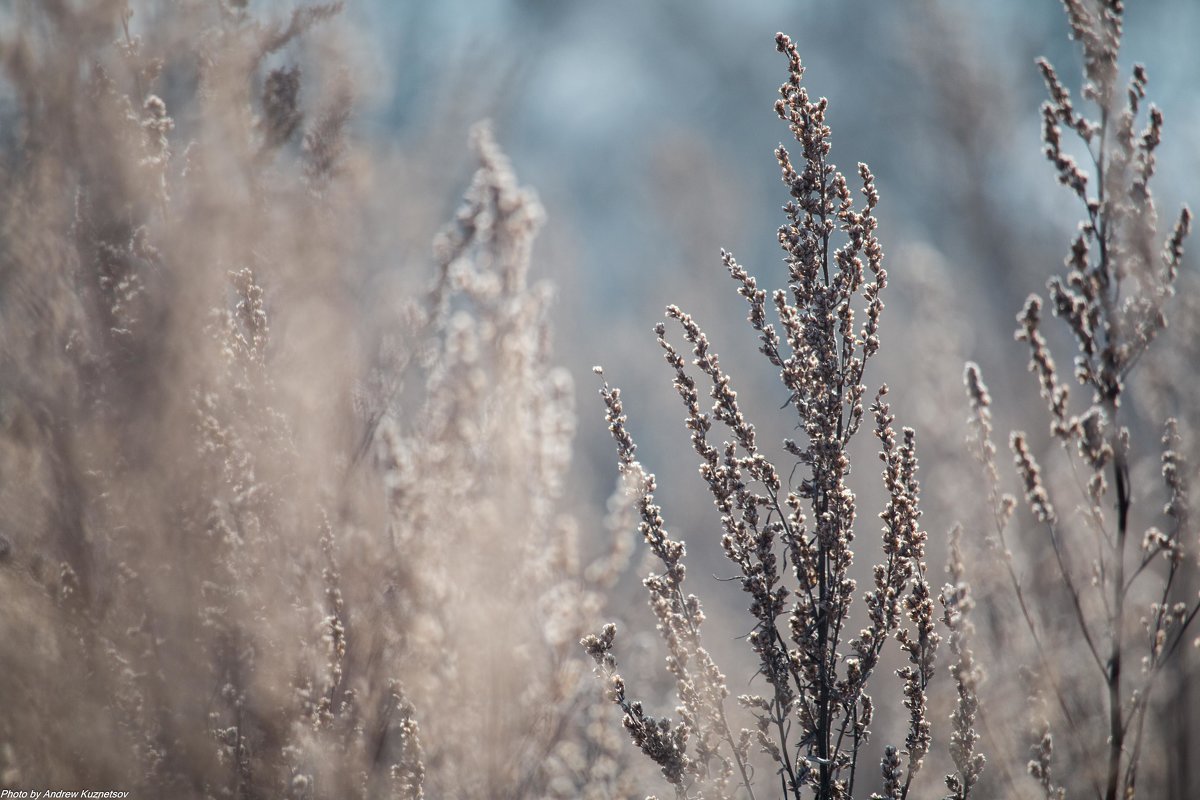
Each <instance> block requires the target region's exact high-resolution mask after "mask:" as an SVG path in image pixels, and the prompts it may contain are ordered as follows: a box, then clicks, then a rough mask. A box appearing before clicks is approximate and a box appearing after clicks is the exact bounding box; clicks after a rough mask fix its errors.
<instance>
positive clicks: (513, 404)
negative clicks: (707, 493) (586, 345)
mask: <svg viewBox="0 0 1200 800" xmlns="http://www.w3.org/2000/svg"><path fill="white" fill-rule="evenodd" d="M339 10H340V3H332V4H323V5H306V6H301V7H300V8H299V9H298V10H296V11H295V12H294V13H293V14H291V15H290V16H288V17H284V18H282V19H278V20H267V21H259V20H256V19H255V18H254V17H253V16H252V15H251V14H250V13H249V12H248V11H247V4H246V3H244V2H235V1H234V0H222V2H207V1H206V2H182V3H170V4H154V3H146V4H141V5H139V6H138V7H137V11H138V14H137V15H136V16H135V15H134V13H133V11H131V9H130V7H129V6H127V5H126V4H125V3H124V2H91V3H72V4H65V3H45V4H42V3H27V4H21V5H20V6H19V7H18V8H17V9H16V10H15V11H13V12H6V13H11V14H13V15H15V17H16V18H17V21H18V22H19V23H20V24H19V25H17V26H13V27H12V28H8V29H6V32H5V34H4V41H3V43H2V46H3V51H2V52H3V64H4V68H5V81H6V85H7V86H8V87H9V88H11V90H12V94H11V97H12V98H13V99H12V102H11V103H10V104H9V105H8V106H6V108H5V113H6V114H7V115H8V119H7V120H6V126H11V128H10V130H11V131H12V136H11V139H10V140H9V141H6V142H5V147H6V149H5V151H4V161H3V167H2V170H3V183H4V185H5V192H4V194H3V198H2V199H0V225H2V230H3V234H2V242H3V246H2V249H0V298H2V300H0V359H2V364H0V535H2V537H3V538H2V539H0V558H2V561H3V563H2V564H0V596H2V597H3V600H4V607H5V609H6V610H5V613H4V614H3V618H2V620H0V638H3V640H4V642H5V646H4V648H3V655H0V673H2V674H3V677H2V679H0V705H3V707H4V714H3V719H2V721H0V785H2V786H3V787H4V788H6V789H29V788H39V789H40V788H74V789H80V788H87V789H115V790H125V791H129V792H131V793H132V796H135V797H197V798H285V797H286V798H296V799H297V800H299V799H300V798H306V799H307V798H335V797H336V798H348V797H362V798H379V797H394V798H419V797H422V796H429V797H478V798H496V797H534V796H536V797H561V798H576V797H619V796H627V795H629V794H631V792H630V790H629V789H628V787H627V786H626V784H627V783H628V782H629V780H630V776H631V775H633V774H634V773H631V772H630V771H629V770H627V769H625V768H624V767H623V761H624V760H625V756H624V754H623V753H622V752H621V749H620V745H621V744H622V742H621V740H620V737H619V736H617V735H616V732H615V731H613V730H612V726H611V725H610V724H606V723H607V722H608V720H607V717H606V715H607V714H608V713H609V712H608V706H607V704H604V703H602V702H600V700H599V698H596V697H595V696H594V692H592V691H591V686H590V679H589V678H590V676H589V675H588V668H587V657H586V655H585V654H583V653H581V652H579V650H578V647H577V645H576V642H577V641H578V639H579V637H580V636H581V635H582V634H583V632H584V625H585V623H586V621H587V620H588V619H589V618H591V617H593V616H594V615H596V614H597V613H600V609H601V608H602V606H603V595H602V591H603V589H604V588H605V587H606V586H608V585H610V584H611V581H612V580H613V577H614V576H615V574H616V570H618V569H619V568H620V565H621V563H622V552H621V549H620V548H618V549H617V550H615V551H614V552H612V553H610V554H608V555H607V556H605V557H604V558H602V559H601V560H600V561H599V562H596V563H593V564H589V563H587V562H586V561H582V560H581V559H582V556H581V554H580V552H579V551H578V549H577V548H576V546H575V537H576V533H575V528H574V523H573V522H572V520H571V518H570V517H569V515H567V514H566V513H565V509H564V506H563V502H562V496H563V487H564V476H565V475H566V470H567V464H568V462H569V458H570V444H571V437H572V432H573V425H574V422H573V420H574V413H573V408H572V388H571V385H570V382H569V380H568V379H567V377H566V375H565V373H564V372H562V371H561V370H559V369H556V368H554V367H553V365H552V363H551V361H550V351H549V345H550V341H551V339H550V336H549V334H548V331H547V329H546V321H545V317H546V310H547V304H548V302H549V300H550V294H549V292H548V290H547V289H546V288H545V287H542V286H538V285H533V284H531V283H530V282H529V280H528V277H527V273H528V264H529V255H530V247H531V244H532V241H533V238H534V235H535V234H536V231H537V228H538V225H539V221H540V218H541V211H540V208H539V206H538V203H537V201H536V199H535V198H534V197H533V196H532V194H531V193H529V192H528V191H526V190H523V189H521V188H519V187H518V186H517V184H516V182H515V179H514V177H513V175H512V173H511V170H510V168H509V165H508V163H507V162H506V160H505V159H504V158H503V157H502V156H501V155H500V154H499V152H498V151H497V149H496V146H495V145H494V144H493V143H492V141H491V139H490V136H489V135H488V133H487V131H486V129H480V130H479V131H478V132H477V133H476V135H475V137H474V148H475V151H476V154H477V156H478V159H479V164H480V166H479V169H478V172H477V173H476V175H475V178H474V181H473V183H472V185H471V187H470V189H469V190H468V192H467V194H466V197H465V200H464V202H463V205H462V207H461V209H460V210H459V212H458V214H457V215H456V217H455V219H454V220H453V221H452V223H451V224H450V225H449V226H447V228H446V229H445V231H444V232H443V234H441V235H440V236H439V238H438V239H437V242H436V243H435V248H434V260H435V262H436V264H435V266H436V277H435V280H434V281H433V288H432V289H431V291H430V292H429V293H428V294H427V295H426V296H423V297H417V298H404V297H396V298H393V303H392V305H391V311H390V313H389V314H388V315H387V316H386V318H385V319H384V321H383V322H381V323H378V324H376V325H370V324H366V325H364V324H363V323H362V320H363V318H364V314H365V310H366V309H368V308H369V306H367V305H366V304H365V303H364V302H363V299H362V297H361V292H360V287H362V286H364V285H367V284H368V281H369V280H370V278H371V276H370V275H369V274H368V273H367V271H366V268H365V266H364V262H365V260H366V258H365V253H366V249H365V247H364V245H363V241H362V235H363V234H362V222H361V220H362V217H363V215H362V211H363V210H364V209H365V208H368V207H369V205H370V204H371V203H379V202H381V201H382V200H384V199H385V198H383V197H380V196H376V195H374V194H373V193H372V192H373V191H374V186H375V184H373V183H372V182H371V181H370V180H369V178H370V175H369V174H368V172H367V170H366V169H365V168H364V164H365V163H366V161H367V159H369V158H370V153H369V152H368V151H367V150H366V149H365V148H364V147H361V146H360V145H358V144H357V143H356V142H355V141H354V140H353V137H352V136H351V132H352V126H351V121H352V112H353V97H354V87H353V85H352V84H351V82H350V79H349V76H348V75H347V71H346V70H345V69H344V68H343V66H342V64H341V63H340V58H339V56H338V52H339V47H340V45H339V41H340V40H339V38H338V36H337V35H335V34H336V33H337V32H338V31H339V30H344V29H342V28H339V27H338V26H339V25H340V23H338V22H336V21H334V20H332V18H333V17H334V16H335V15H336V14H337V12H338V11H339ZM142 20H145V22H144V23H142ZM331 26H332V27H331ZM379 168H380V169H385V168H386V163H383V162H382V159H381V163H380V165H379ZM397 213H403V209H397Z"/></svg>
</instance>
